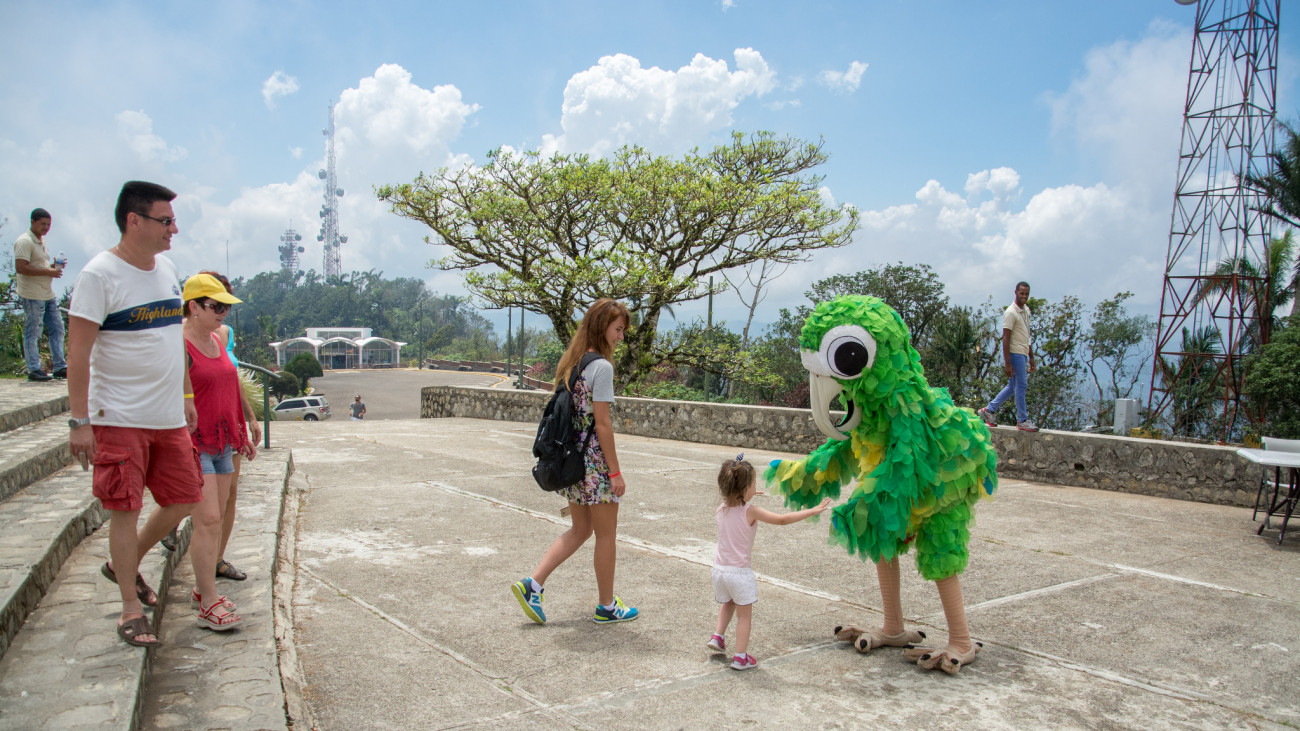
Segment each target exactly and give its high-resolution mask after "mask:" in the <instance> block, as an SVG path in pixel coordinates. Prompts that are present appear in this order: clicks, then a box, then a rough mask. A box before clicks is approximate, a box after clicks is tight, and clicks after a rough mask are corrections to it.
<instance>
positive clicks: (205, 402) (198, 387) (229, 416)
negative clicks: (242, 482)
mask: <svg viewBox="0 0 1300 731" xmlns="http://www.w3.org/2000/svg"><path fill="white" fill-rule="evenodd" d="M212 340H213V342H215V343H216V344H217V354H216V355H215V356H212V357H209V356H206V355H204V354H203V353H201V352H199V349H198V348H196V347H194V344H193V343H191V342H190V341H189V340H188V339H187V340H186V341H185V352H186V353H189V356H190V385H191V386H193V387H194V408H195V409H196V410H197V411H198V412H199V428H198V429H195V430H194V431H193V432H190V439H191V440H192V441H193V442H194V446H195V448H197V449H198V450H199V451H200V452H203V453H204V454H220V453H221V451H222V450H223V449H225V448H226V447H230V448H232V449H234V450H236V451H238V450H239V448H240V447H242V446H244V444H245V442H247V440H248V429H247V427H246V426H245V424H244V405H243V398H242V396H243V390H242V387H241V386H240V384H239V372H238V371H237V370H235V364H234V363H231V362H230V358H228V357H227V356H226V350H225V348H223V347H221V341H220V340H217V336H216V334H215V333H214V334H213V335H212Z"/></svg>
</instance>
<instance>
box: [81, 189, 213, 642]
mask: <svg viewBox="0 0 1300 731" xmlns="http://www.w3.org/2000/svg"><path fill="white" fill-rule="evenodd" d="M175 198H176V194H175V193H173V192H172V191H170V190H168V189H167V188H164V187H162V186H161V185H157V184H155V183H145V182H140V181H131V182H128V183H127V184H126V185H123V186H122V192H121V193H120V194H119V195H118V199H117V209H116V212H115V217H116V219H117V227H118V230H120V231H121V232H122V237H121V239H120V240H119V241H118V242H117V246H114V247H113V248H111V249H109V250H108V251H104V252H100V253H99V254H97V255H96V256H95V257H94V258H93V259H91V260H90V262H89V263H87V264H86V267H85V268H84V269H82V271H81V274H80V276H78V277H77V283H76V286H75V287H74V289H73V292H72V303H71V305H70V307H69V318H68V399H69V401H70V402H71V412H72V418H71V419H69V420H68V426H69V427H70V428H71V430H72V431H71V436H70V437H69V441H70V444H71V447H72V456H73V457H75V458H76V459H78V460H80V461H81V467H82V469H86V468H87V467H88V465H90V464H92V463H93V464H94V465H95V474H94V479H93V485H94V494H95V497H97V498H99V501H100V503H101V504H102V505H103V506H104V508H105V509H107V510H108V511H109V516H110V517H109V538H108V543H109V556H110V558H111V560H110V561H109V562H107V563H105V564H104V565H103V567H102V568H101V569H100V570H101V571H102V572H103V574H104V575H105V576H106V577H108V578H109V579H110V580H113V581H115V582H116V583H117V585H118V589H119V591H120V592H121V595H122V614H121V618H120V619H119V620H118V622H117V633H118V636H119V637H121V638H122V639H123V640H125V641H126V642H127V643H129V644H132V645H136V646H142V647H151V646H154V645H157V644H159V640H158V634H157V632H156V630H155V629H154V628H153V626H152V625H151V624H150V623H149V619H148V618H147V617H145V616H144V606H142V605H149V606H153V605H154V604H156V603H157V594H156V593H155V592H154V591H153V589H151V588H150V587H149V585H148V584H146V583H145V581H144V577H142V576H140V575H139V574H138V570H139V564H140V558H141V557H142V556H144V555H145V554H146V553H148V551H149V549H151V548H152V547H153V545H154V544H155V543H157V542H158V541H159V539H161V538H162V537H163V536H164V535H166V534H167V532H168V531H170V530H171V529H172V528H173V527H175V526H176V524H177V523H179V522H180V521H181V519H183V518H184V517H185V516H186V515H189V514H190V510H191V509H192V508H193V505H194V503H197V502H199V501H200V500H202V499H203V477H202V474H201V473H200V471H199V464H198V455H197V453H196V452H195V450H194V445H193V444H192V443H191V441H190V437H189V431H188V430H189V429H193V428H194V427H195V425H196V423H197V414H196V412H195V411H194V399H193V396H194V392H193V389H192V388H191V387H190V378H189V372H188V370H187V368H186V365H185V363H186V361H185V340H184V335H183V334H182V333H181V312H182V309H181V307H182V305H181V290H180V286H179V279H178V277H177V276H176V267H175V266H173V265H172V262H171V260H170V259H168V258H167V257H165V256H162V252H164V251H167V250H168V249H170V248H171V238H172V235H173V234H175V233H176V231H177V228H176V218H175V214H174V213H173V212H172V206H171V201H172V200H173V199H175ZM146 485H147V486H148V487H149V492H150V493H151V494H152V495H153V499H154V502H155V503H157V507H156V508H155V509H154V511H153V512H152V513H151V514H150V515H149V519H148V520H147V521H145V524H144V527H143V528H142V529H139V530H138V531H137V527H138V525H139V520H140V509H141V508H142V507H143V497H144V488H145V486H146Z"/></svg>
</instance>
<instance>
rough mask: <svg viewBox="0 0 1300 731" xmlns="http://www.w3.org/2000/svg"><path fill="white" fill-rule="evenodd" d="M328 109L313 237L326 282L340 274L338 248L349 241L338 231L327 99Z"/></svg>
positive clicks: (337, 191)
mask: <svg viewBox="0 0 1300 731" xmlns="http://www.w3.org/2000/svg"><path fill="white" fill-rule="evenodd" d="M329 112H330V113H329V126H328V127H326V128H325V129H323V130H321V134H323V135H325V168H324V169H322V170H321V171H320V172H319V173H317V174H318V175H319V176H320V179H321V180H324V181H325V202H324V203H322V204H321V208H320V217H321V224H320V234H319V235H317V236H316V240H317V241H319V242H321V247H322V248H323V249H324V259H325V261H324V269H325V279H326V280H327V281H328V280H330V279H333V278H334V277H339V276H342V274H343V268H342V251H341V247H342V245H343V244H346V243H347V242H348V237H347V236H343V235H342V234H340V233H339V198H342V197H343V189H342V188H340V187H339V180H338V175H337V171H336V170H335V168H334V103H333V102H330V107H329Z"/></svg>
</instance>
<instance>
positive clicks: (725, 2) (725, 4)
mask: <svg viewBox="0 0 1300 731" xmlns="http://www.w3.org/2000/svg"><path fill="white" fill-rule="evenodd" d="M734 7H736V0H722V12H724V13H725V12H727V11H728V10H731V9H732V8H734Z"/></svg>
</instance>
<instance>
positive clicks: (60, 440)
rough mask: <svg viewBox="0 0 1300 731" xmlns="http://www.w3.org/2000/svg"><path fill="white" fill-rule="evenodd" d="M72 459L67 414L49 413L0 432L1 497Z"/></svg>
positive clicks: (53, 470)
mask: <svg viewBox="0 0 1300 731" xmlns="http://www.w3.org/2000/svg"><path fill="white" fill-rule="evenodd" d="M71 462H72V451H71V450H70V449H69V448H68V417H67V416H66V415H62V414H60V415H57V416H50V417H47V418H45V419H42V420H41V421H37V422H34V423H28V424H24V425H23V426H19V427H16V428H14V429H12V430H10V431H6V432H4V433H0V500H7V499H8V498H9V497H10V496H12V495H14V494H15V493H17V492H18V491H19V490H21V489H23V488H24V487H27V486H28V485H30V484H32V483H34V482H36V481H37V480H40V479H41V478H43V477H45V476H46V475H50V474H53V473H54V472H55V471H56V470H58V469H60V468H62V467H64V466H66V465H68V464H70V463H71Z"/></svg>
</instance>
